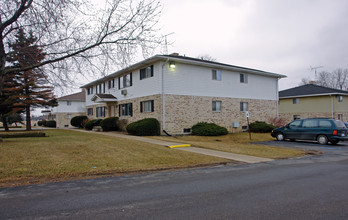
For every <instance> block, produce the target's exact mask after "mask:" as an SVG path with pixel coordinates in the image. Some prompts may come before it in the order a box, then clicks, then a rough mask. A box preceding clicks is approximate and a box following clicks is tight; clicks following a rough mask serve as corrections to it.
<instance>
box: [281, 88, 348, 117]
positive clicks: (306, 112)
mask: <svg viewBox="0 0 348 220" xmlns="http://www.w3.org/2000/svg"><path fill="white" fill-rule="evenodd" d="M279 116H280V117H281V118H284V119H286V120H288V121H292V120H295V119H298V118H312V117H326V118H335V119H339V120H342V121H348V91H344V90H338V89H331V88H327V87H322V86H318V85H314V84H308V85H304V86H299V87H295V88H291V89H287V90H283V91H280V92H279Z"/></svg>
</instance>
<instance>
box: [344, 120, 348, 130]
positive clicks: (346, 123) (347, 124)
mask: <svg viewBox="0 0 348 220" xmlns="http://www.w3.org/2000/svg"><path fill="white" fill-rule="evenodd" d="M344 124H345V125H346V127H347V131H348V122H344Z"/></svg>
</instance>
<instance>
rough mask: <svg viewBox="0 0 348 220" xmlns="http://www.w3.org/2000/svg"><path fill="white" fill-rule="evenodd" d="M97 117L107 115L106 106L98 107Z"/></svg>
mask: <svg viewBox="0 0 348 220" xmlns="http://www.w3.org/2000/svg"><path fill="white" fill-rule="evenodd" d="M96 116H97V117H105V106H103V107H97V108H96Z"/></svg>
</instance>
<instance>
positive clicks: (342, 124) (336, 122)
mask: <svg viewBox="0 0 348 220" xmlns="http://www.w3.org/2000/svg"><path fill="white" fill-rule="evenodd" d="M334 123H335V125H336V127H337V128H346V126H345V125H344V123H343V122H342V121H339V120H335V121H334Z"/></svg>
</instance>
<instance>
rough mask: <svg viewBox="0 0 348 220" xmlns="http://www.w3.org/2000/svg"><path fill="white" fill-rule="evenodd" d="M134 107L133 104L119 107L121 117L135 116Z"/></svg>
mask: <svg viewBox="0 0 348 220" xmlns="http://www.w3.org/2000/svg"><path fill="white" fill-rule="evenodd" d="M132 107H133V105H132V103H127V104H121V105H119V108H118V110H119V116H133V108H132Z"/></svg>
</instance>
